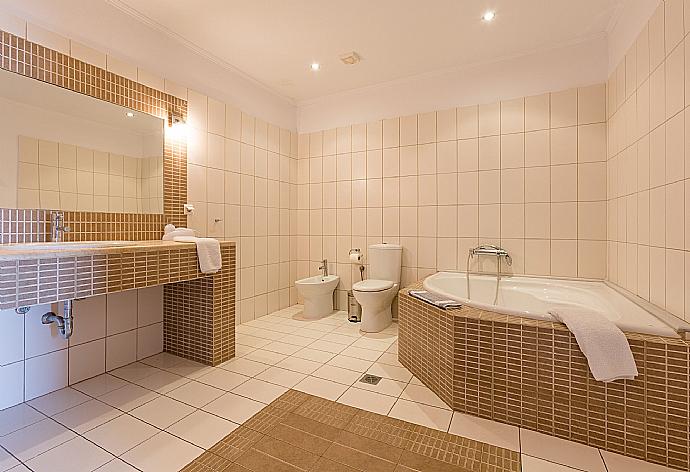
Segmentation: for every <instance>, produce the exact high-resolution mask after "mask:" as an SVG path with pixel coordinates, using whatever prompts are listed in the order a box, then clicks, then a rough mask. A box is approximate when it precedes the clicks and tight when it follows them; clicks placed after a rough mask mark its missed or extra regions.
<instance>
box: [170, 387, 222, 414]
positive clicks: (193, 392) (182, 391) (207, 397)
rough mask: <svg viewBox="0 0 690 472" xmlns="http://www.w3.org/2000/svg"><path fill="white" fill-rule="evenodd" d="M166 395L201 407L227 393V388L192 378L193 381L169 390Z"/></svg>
mask: <svg viewBox="0 0 690 472" xmlns="http://www.w3.org/2000/svg"><path fill="white" fill-rule="evenodd" d="M166 395H167V396H168V397H170V398H174V399H175V400H178V401H181V402H183V403H186V404H187V405H192V406H194V407H196V408H201V407H202V406H204V405H208V404H209V403H211V402H212V401H213V400H215V399H216V398H219V397H221V396H223V395H225V390H221V389H219V388H216V387H212V386H210V385H206V384H204V383H201V382H197V381H196V380H192V381H191V382H189V383H187V384H184V385H183V386H181V387H179V388H176V389H175V390H173V391H172V392H168V393H167V394H166Z"/></svg>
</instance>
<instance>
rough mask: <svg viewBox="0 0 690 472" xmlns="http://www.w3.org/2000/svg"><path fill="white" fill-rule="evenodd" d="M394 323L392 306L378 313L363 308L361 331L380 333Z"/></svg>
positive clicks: (389, 305)
mask: <svg viewBox="0 0 690 472" xmlns="http://www.w3.org/2000/svg"><path fill="white" fill-rule="evenodd" d="M391 323H393V314H392V313H391V304H390V303H389V304H388V306H387V307H386V308H384V309H383V310H378V311H373V312H372V311H368V310H367V309H366V308H365V307H362V324H361V325H360V327H359V329H360V330H361V331H364V332H365V333H378V332H379V331H383V330H384V329H386V328H388V327H389V326H390V325H391Z"/></svg>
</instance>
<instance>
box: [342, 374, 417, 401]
mask: <svg viewBox="0 0 690 472" xmlns="http://www.w3.org/2000/svg"><path fill="white" fill-rule="evenodd" d="M362 375H363V374H362ZM354 386H355V387H357V388H361V389H363V390H369V391H371V392H377V393H383V394H384V395H389V396H391V397H399V396H400V394H401V393H402V392H403V390H405V387H406V386H407V384H406V383H405V382H399V381H397V380H391V379H381V380H379V383H377V384H376V385H371V384H367V383H364V382H359V381H358V382H356V383H355V384H354Z"/></svg>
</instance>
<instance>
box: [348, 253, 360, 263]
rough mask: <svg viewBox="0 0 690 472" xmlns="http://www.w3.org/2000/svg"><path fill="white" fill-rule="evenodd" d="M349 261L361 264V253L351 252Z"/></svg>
mask: <svg viewBox="0 0 690 472" xmlns="http://www.w3.org/2000/svg"><path fill="white" fill-rule="evenodd" d="M350 261H352V262H355V263H359V262H362V253H361V252H353V253H352V254H350Z"/></svg>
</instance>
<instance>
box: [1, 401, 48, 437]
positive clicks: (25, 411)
mask: <svg viewBox="0 0 690 472" xmlns="http://www.w3.org/2000/svg"><path fill="white" fill-rule="evenodd" d="M45 418H46V416H45V415H44V414H43V413H41V412H38V411H36V410H34V409H33V408H31V407H30V406H29V405H27V404H26V403H20V404H19V405H16V406H13V407H10V408H7V409H5V410H0V436H4V435H6V434H9V433H11V432H13V431H17V430H18V429H21V428H24V427H26V426H29V425H30V424H34V423H38V422H39V421H41V420H44V419H45Z"/></svg>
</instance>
